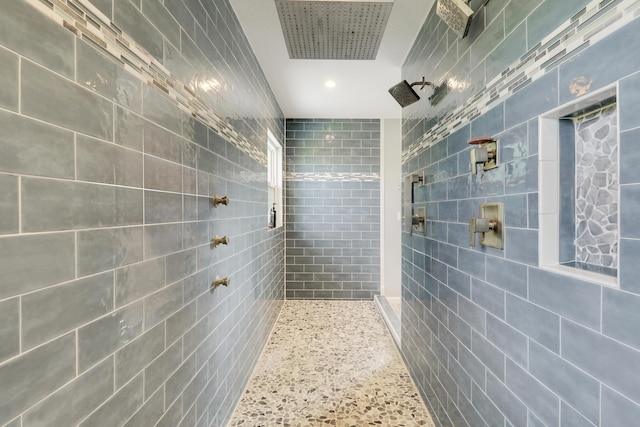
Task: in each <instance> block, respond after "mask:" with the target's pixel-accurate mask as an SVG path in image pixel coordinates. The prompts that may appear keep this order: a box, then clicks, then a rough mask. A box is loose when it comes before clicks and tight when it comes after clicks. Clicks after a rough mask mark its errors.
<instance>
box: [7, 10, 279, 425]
mask: <svg viewBox="0 0 640 427" xmlns="http://www.w3.org/2000/svg"><path fill="white" fill-rule="evenodd" d="M53 3H54V4H55V8H56V9H55V10H52V9H51V6H49V5H47V2H40V1H39V0H34V1H31V0H29V1H27V0H0V194H1V197H0V234H1V235H2V236H0V425H3V426H4V425H5V424H6V425H9V426H12V427H15V426H25V427H26V426H33V425H51V426H74V425H78V424H79V425H83V426H98V425H100V426H117V425H125V424H126V425H129V426H135V425H140V426H149V425H154V424H155V423H156V422H157V421H159V425H167V426H185V427H188V426H196V425H198V426H209V425H214V426H222V425H225V424H226V422H227V420H228V419H229V417H230V415H231V414H230V413H231V411H232V409H233V408H234V406H235V404H236V402H237V401H238V399H239V397H240V395H241V393H242V391H243V388H244V385H245V383H246V381H247V379H248V376H249V375H250V373H251V371H252V369H253V366H254V364H255V361H256V360H257V357H258V355H259V353H260V350H261V348H262V346H263V344H264V342H265V341H266V338H267V336H268V334H269V332H270V328H271V326H272V325H273V322H274V321H275V317H276V316H277V314H278V312H279V309H280V306H281V302H282V299H283V289H284V240H283V235H284V233H282V232H281V231H279V230H275V231H267V224H266V221H265V217H266V215H265V213H266V212H267V192H266V189H267V184H266V165H265V164H266V162H263V159H266V138H267V129H271V130H272V131H273V132H274V134H275V135H276V136H278V137H280V138H282V137H283V128H284V121H283V119H282V118H281V117H282V113H281V111H280V109H279V107H278V105H277V103H276V101H275V100H274V97H273V95H272V93H271V91H270V89H269V86H268V84H267V83H266V81H265V79H264V76H263V75H262V73H261V71H260V67H259V66H258V64H257V62H256V60H255V58H254V56H253V53H252V51H251V50H250V48H249V47H248V45H247V42H246V39H245V37H244V35H243V33H242V30H241V29H240V26H239V23H238V21H237V19H236V17H235V15H234V14H233V12H232V9H231V7H230V5H229V3H228V2H227V1H216V2H212V1H207V2H202V3H200V2H199V1H198V0H190V1H186V2H184V3H183V2H182V1H179V0H171V1H166V2H164V3H162V2H160V1H158V0H136V1H133V2H130V1H128V0H115V1H112V0H96V1H95V2H94V3H93V4H95V5H96V6H97V7H99V9H100V11H102V12H103V15H101V16H95V17H94V18H93V20H92V21H90V22H88V25H87V27H86V28H88V29H89V30H96V31H98V32H99V31H101V30H103V29H104V30H105V31H112V32H113V34H118V35H119V36H118V37H126V38H128V39H129V40H133V41H135V42H136V43H137V44H139V46H140V47H141V51H139V52H138V53H137V55H135V56H131V57H129V58H128V59H127V61H128V62H127V64H129V65H128V67H130V68H129V69H133V68H132V67H134V66H135V65H136V64H133V62H132V61H134V62H135V61H138V60H142V61H143V62H144V61H148V62H151V61H155V63H156V64H158V66H156V65H154V66H152V67H148V69H147V71H149V72H150V73H154V72H155V71H157V70H159V69H160V68H162V67H163V66H164V67H165V68H166V70H165V71H162V74H166V73H169V76H168V79H167V80H168V81H169V82H170V83H171V84H168V83H164V86H163V83H162V81H159V83H158V84H156V83H154V84H145V83H143V81H142V80H141V77H140V75H136V74H135V73H130V72H128V71H126V70H125V69H124V66H123V63H122V62H119V61H116V60H114V59H113V58H112V57H110V56H109V55H108V54H105V51H104V50H103V49H102V48H101V47H99V46H98V45H94V44H90V43H88V42H87V41H85V40H86V37H84V36H83V37H82V38H79V37H77V36H76V35H75V34H74V33H73V32H71V31H70V30H69V29H68V28H65V27H63V25H62V18H60V16H61V15H58V14H57V12H56V11H57V10H59V9H57V8H58V5H59V4H60V3H64V1H57V0H54V2H53ZM187 3H188V6H187V5H186V4H187ZM74 4H75V5H80V6H83V7H84V6H86V7H89V8H90V5H88V4H87V2H84V1H78V0H76V1H74ZM74 7H75V6H74ZM73 10H76V9H73ZM67 11H68V13H70V15H65V18H64V19H65V21H66V25H67V27H69V28H71V27H72V26H74V25H77V27H76V28H80V26H79V25H78V23H77V22H75V21H74V19H72V18H70V17H71V16H74V15H73V14H74V13H75V12H73V11H70V9H69V10H67ZM69 11H70V12H69ZM61 13H62V12H61ZM47 14H48V15H52V16H53V17H54V18H56V19H55V20H54V19H52V18H51V17H50V16H47ZM96 14H98V15H99V13H98V12H96ZM78 19H81V18H78ZM110 19H113V22H114V23H115V24H116V25H117V28H119V29H120V30H122V33H120V32H119V30H115V28H116V27H114V26H111V25H110V23H109V20H110ZM98 21H99V22H100V23H101V24H103V25H104V26H103V27H100V28H98V27H97V25H98ZM114 37H115V36H114ZM106 43H108V41H107V42H106ZM114 44H115V43H114ZM119 46H123V45H120V44H117V46H110V49H112V50H110V51H111V52H113V49H118V48H119ZM125 62H126V61H125ZM131 64H133V65H131ZM143 68H144V67H143ZM147 71H145V72H143V73H142V74H141V75H142V76H143V77H146V76H148V75H151V74H149V73H147ZM165 77H167V76H165ZM185 85H187V86H188V88H189V89H188V91H190V92H193V93H195V94H197V95H198V96H199V100H195V99H190V101H192V103H189V104H188V105H189V106H190V107H192V106H194V105H196V101H197V102H199V104H197V105H198V108H199V109H198V111H199V114H200V115H201V117H205V119H206V118H207V117H209V118H214V119H215V116H214V115H217V116H218V119H217V121H215V120H214V121H212V122H208V125H205V121H206V120H205V119H203V120H196V119H194V117H193V116H192V114H191V111H189V109H188V108H187V107H184V106H183V108H178V106H177V103H176V102H175V101H174V100H172V99H170V97H169V95H168V94H169V93H174V94H175V93H176V92H180V91H181V90H182V89H183V88H184V86H185ZM161 87H164V88H161ZM214 89H215V90H214ZM172 91H173V92H172ZM188 91H185V90H182V93H183V94H186V93H189V92H188ZM185 110H187V111H185ZM209 113H210V114H209ZM207 114H209V115H207ZM220 127H223V128H224V130H223V131H218V130H217V128H220ZM216 193H217V194H218V195H220V196H225V195H227V196H229V198H230V200H231V201H230V203H229V205H228V206H218V207H217V208H214V207H213V205H212V203H211V201H210V196H212V195H214V194H216ZM216 234H217V235H220V236H223V235H228V236H229V237H230V243H229V245H228V246H224V245H221V246H219V247H218V248H212V247H211V245H210V244H209V241H210V239H211V238H212V237H213V236H214V235H216ZM216 276H220V277H225V276H228V277H229V279H230V284H229V287H228V288H227V287H219V288H218V289H216V290H215V291H214V292H213V293H212V292H210V291H209V285H210V283H211V282H212V281H213V280H214V279H215V277H216ZM7 423H8V424H7Z"/></svg>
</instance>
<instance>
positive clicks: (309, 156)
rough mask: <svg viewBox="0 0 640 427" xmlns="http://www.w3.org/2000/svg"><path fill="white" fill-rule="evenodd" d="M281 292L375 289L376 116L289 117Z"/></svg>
mask: <svg viewBox="0 0 640 427" xmlns="http://www.w3.org/2000/svg"><path fill="white" fill-rule="evenodd" d="M285 150H286V157H285V163H286V166H285V170H286V175H285V181H286V182H285V184H286V188H285V228H286V254H287V256H286V265H287V275H286V295H287V298H291V299H356V300H371V299H373V296H374V295H378V294H379V293H380V121H379V120H377V119H376V120H374V119H287V120H286V141H285Z"/></svg>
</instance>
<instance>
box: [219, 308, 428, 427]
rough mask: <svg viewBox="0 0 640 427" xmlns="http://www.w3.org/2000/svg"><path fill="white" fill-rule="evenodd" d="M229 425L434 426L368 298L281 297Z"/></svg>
mask: <svg viewBox="0 0 640 427" xmlns="http://www.w3.org/2000/svg"><path fill="white" fill-rule="evenodd" d="M229 425H230V426H320V425H336V426H356V427H360V426H368V425H378V426H429V427H431V426H433V422H432V421H431V418H430V416H429V413H428V412H427V409H426V408H425V406H424V404H423V402H422V401H421V400H420V397H419V395H418V392H417V390H416V387H415V385H414V384H413V382H412V381H411V378H410V377H409V374H408V372H407V369H406V367H405V365H404V363H403V362H402V359H401V357H400V355H399V353H398V350H397V349H396V347H395V344H394V343H393V341H392V339H391V336H390V335H389V332H388V330H387V329H386V326H385V325H384V324H383V322H382V320H381V318H380V316H379V314H378V312H377V310H376V308H375V305H374V303H373V302H370V301H286V302H285V305H284V307H283V309H282V312H281V314H280V317H279V318H278V321H277V323H276V325H275V327H274V330H273V333H272V335H271V337H270V339H269V342H268V343H267V345H266V347H265V349H264V351H263V354H262V355H261V356H260V359H259V361H258V363H257V365H256V368H255V370H254V373H253V376H252V378H251V380H250V381H249V384H248V386H247V390H246V391H245V393H244V395H243V397H242V399H241V401H240V403H239V405H238V407H237V408H236V411H235V413H234V415H233V418H232V420H231V422H230V424H229Z"/></svg>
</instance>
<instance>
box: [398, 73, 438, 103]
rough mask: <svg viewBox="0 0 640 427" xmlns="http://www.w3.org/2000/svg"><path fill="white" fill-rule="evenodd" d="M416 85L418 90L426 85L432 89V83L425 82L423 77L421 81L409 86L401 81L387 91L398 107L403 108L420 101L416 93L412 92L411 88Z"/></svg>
mask: <svg viewBox="0 0 640 427" xmlns="http://www.w3.org/2000/svg"><path fill="white" fill-rule="evenodd" d="M416 85H420V89H422V88H424V87H425V86H427V85H429V86H431V87H434V86H433V83H431V82H428V81H426V80H425V79H424V77H423V78H422V80H421V81H419V82H414V83H411V84H409V83H407V81H406V80H403V81H401V82H400V83H398V84H397V85H395V86H393V87H392V88H391V89H389V93H390V94H391V96H393V97H394V98H395V100H396V101H398V104H400V106H401V107H402V108H404V107H406V106H407V105H410V104H413V103H414V102H416V101H417V100H419V99H420V97H419V96H418V94H417V93H416V91H415V90H413V86H416Z"/></svg>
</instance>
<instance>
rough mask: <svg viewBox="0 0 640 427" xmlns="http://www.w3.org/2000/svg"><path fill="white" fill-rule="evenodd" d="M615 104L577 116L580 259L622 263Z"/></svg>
mask: <svg viewBox="0 0 640 427" xmlns="http://www.w3.org/2000/svg"><path fill="white" fill-rule="evenodd" d="M616 112H617V110H616V108H615V106H614V107H611V108H607V109H605V110H601V111H599V112H597V113H593V114H590V115H587V116H586V117H583V118H581V119H576V120H575V126H576V242H575V245H576V260H577V261H579V262H584V263H587V264H591V265H596V266H601V267H609V268H617V265H618V188H619V186H618V140H617V128H618V115H617V114H616Z"/></svg>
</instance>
